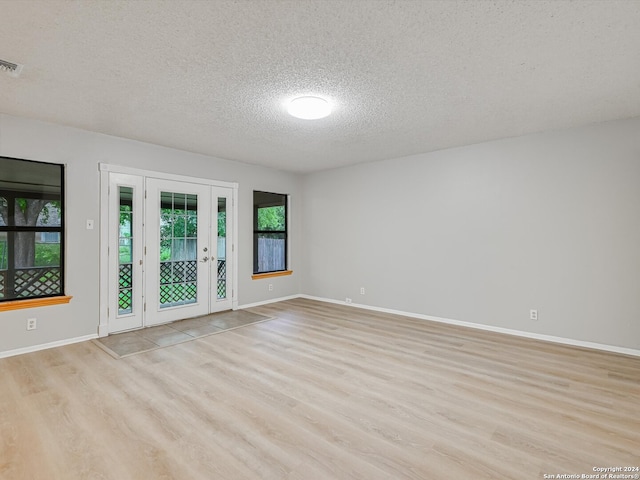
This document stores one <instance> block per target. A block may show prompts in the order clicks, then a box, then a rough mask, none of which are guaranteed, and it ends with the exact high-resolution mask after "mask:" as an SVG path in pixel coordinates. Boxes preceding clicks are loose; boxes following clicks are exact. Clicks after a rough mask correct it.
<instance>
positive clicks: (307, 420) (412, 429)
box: [0, 299, 640, 480]
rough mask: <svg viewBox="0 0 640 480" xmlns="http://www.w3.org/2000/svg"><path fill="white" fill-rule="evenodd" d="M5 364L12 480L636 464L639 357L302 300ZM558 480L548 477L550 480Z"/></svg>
mask: <svg viewBox="0 0 640 480" xmlns="http://www.w3.org/2000/svg"><path fill="white" fill-rule="evenodd" d="M252 311H253V312H255V313H260V314H263V315H267V316H270V317H272V316H273V317H277V318H275V319H274V320H270V321H267V322H263V323H258V324H255V325H251V326H247V327H243V328H241V329H238V330H233V331H230V332H227V333H224V334H219V335H213V336H209V337H205V338H202V339H198V340H194V341H192V342H187V343H182V344H179V345H175V346H171V347H167V348H163V349H160V350H155V351H152V352H148V353H142V354H140V355H136V356H132V357H129V358H125V359H120V360H116V359H114V358H112V357H111V356H109V355H108V354H106V353H105V352H104V351H102V350H100V349H99V348H98V347H97V346H96V345H94V344H93V343H92V342H85V343H81V344H76V345H70V346H66V347H61V348H57V349H51V350H46V351H42V352H37V353H33V354H27V355H22V356H16V357H11V358H7V359H3V360H0V478H2V479H12V480H13V479H18V480H22V479H47V480H51V479H113V480H127V479H185V480H187V479H189V480H191V479H229V480H242V479H260V480H263V479H264V480H267V479H274V480H275V479H289V480H332V479H363V480H364V479H366V480H376V479H385V480H389V479H421V480H423V479H485V478H486V479H518V480H521V479H541V478H545V477H544V475H545V474H548V475H557V474H583V473H584V474H591V473H593V468H594V467H611V466H639V465H640V358H635V357H625V356H621V355H615V354H609V353H604V352H598V351H590V350H585V349H578V348H570V347H566V346H561V345H554V344H549V343H543V342H538V341H533V340H527V339H521V338H516V337H510V336H503V335H499V334H494V333H488V332H481V331H476V330H470V329H464V328H458V327H452V326H447V325H440V324H434V323H430V322H426V321H421V320H414V319H409V318H404V317H400V316H394V315H388V314H380V313H375V312H370V311H364V310H359V309H356V308H350V307H342V306H336V305H330V304H323V303H319V302H314V301H310V300H302V299H299V300H291V301H288V302H282V303H278V304H272V305H269V306H264V307H260V308H255V309H252ZM547 478H550V477H547Z"/></svg>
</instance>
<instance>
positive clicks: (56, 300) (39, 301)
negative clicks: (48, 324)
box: [0, 295, 73, 312]
mask: <svg viewBox="0 0 640 480" xmlns="http://www.w3.org/2000/svg"><path fill="white" fill-rule="evenodd" d="M72 298H73V297H71V296H69V295H64V296H60V297H47V298H31V299H26V300H10V301H8V302H0V312H6V311H9V310H20V309H21V308H36V307H48V306H49V305H61V304H63V303H69V302H70V301H71V299H72Z"/></svg>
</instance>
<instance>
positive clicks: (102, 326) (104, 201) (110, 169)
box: [98, 163, 238, 337]
mask: <svg viewBox="0 0 640 480" xmlns="http://www.w3.org/2000/svg"><path fill="white" fill-rule="evenodd" d="M98 170H99V171H100V323H99V324H98V336H100V337H105V336H107V335H108V334H109V314H110V313H111V312H109V288H110V285H109V255H108V247H109V174H110V173H121V174H127V175H136V176H141V177H145V178H155V179H161V180H174V181H178V182H186V183H197V184H202V185H208V186H212V187H224V188H230V189H231V190H232V204H231V211H232V219H231V234H232V238H231V239H232V243H231V244H230V245H229V247H230V250H231V251H230V252H229V254H230V255H231V260H232V261H231V275H232V282H231V283H232V285H231V308H232V309H233V310H236V309H237V308H238V249H237V248H235V243H236V239H237V238H238V236H237V235H238V208H237V205H238V183H236V182H223V181H218V180H211V179H207V178H196V177H189V176H185V175H175V174H170V173H163V172H155V171H152V170H143V169H138V168H131V167H125V166H121V165H113V164H108V163H100V164H98Z"/></svg>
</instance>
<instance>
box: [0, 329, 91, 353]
mask: <svg viewBox="0 0 640 480" xmlns="http://www.w3.org/2000/svg"><path fill="white" fill-rule="evenodd" d="M94 338H98V335H96V334H95V333H94V334H92V335H85V336H83V337H75V338H66V339H64V340H58V341H56V342H50V343H43V344H41V345H33V346H32V347H24V348H16V349H15V350H7V351H6V352H0V358H7V357H13V356H15V355H22V354H24V353H33V352H38V351H40V350H47V349H48V348H56V347H64V346H65V345H71V344H73V343H80V342H86V341H87V340H93V339H94Z"/></svg>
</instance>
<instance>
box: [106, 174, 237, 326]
mask: <svg viewBox="0 0 640 480" xmlns="http://www.w3.org/2000/svg"><path fill="white" fill-rule="evenodd" d="M232 207H233V189H232V188H228V187H221V186H212V185H207V184H202V183H191V182H187V181H176V180H170V179H159V178H149V177H147V178H145V177H141V176H136V175H127V174H120V173H113V172H111V173H110V174H109V250H108V255H109V300H108V302H109V308H108V313H107V317H108V332H109V333H115V332H120V331H125V330H132V329H136V328H141V327H144V326H152V325H158V324H163V323H167V322H171V321H173V320H179V319H183V318H191V317H196V316H200V315H206V314H208V313H212V312H216V311H221V310H229V309H231V308H232V297H233V295H232V282H231V274H232V272H233V269H232V268H231V262H232V255H227V253H229V250H230V248H229V247H230V246H231V245H232V243H231V241H230V240H231V239H232V238H231V237H232V236H231V233H232V229H231V221H232V218H233V215H231V214H230V213H231V211H230V210H231V208H232Z"/></svg>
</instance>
